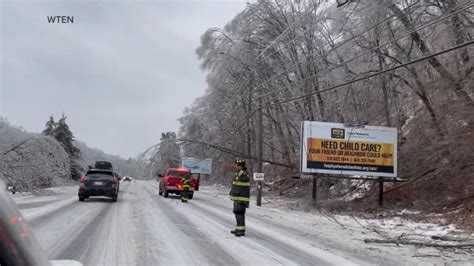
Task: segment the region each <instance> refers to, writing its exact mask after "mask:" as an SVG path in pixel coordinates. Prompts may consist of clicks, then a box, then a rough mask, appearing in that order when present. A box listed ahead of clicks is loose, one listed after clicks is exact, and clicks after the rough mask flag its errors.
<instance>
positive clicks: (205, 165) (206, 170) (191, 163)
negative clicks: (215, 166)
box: [181, 157, 212, 175]
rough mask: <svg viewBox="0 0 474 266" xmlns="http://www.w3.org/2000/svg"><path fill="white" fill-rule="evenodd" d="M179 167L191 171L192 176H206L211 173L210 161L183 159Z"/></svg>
mask: <svg viewBox="0 0 474 266" xmlns="http://www.w3.org/2000/svg"><path fill="white" fill-rule="evenodd" d="M181 166H182V167H185V168H188V169H190V170H191V173H194V174H207V175H210V174H211V173H212V159H204V160H200V159H195V158H190V157H184V158H182V160H181Z"/></svg>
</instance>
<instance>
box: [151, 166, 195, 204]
mask: <svg viewBox="0 0 474 266" xmlns="http://www.w3.org/2000/svg"><path fill="white" fill-rule="evenodd" d="M187 174H191V171H190V170H189V169H187V168H168V170H166V173H165V174H164V175H159V176H158V182H159V191H158V194H160V195H163V196H164V197H165V198H167V197H168V196H169V194H170V193H172V194H176V195H180V194H181V191H182V190H183V184H182V183H181V178H182V177H184V176H185V175H187ZM191 177H192V176H191ZM197 188H199V180H198V179H196V178H194V177H192V178H191V188H189V195H188V199H192V198H193V196H194V191H196V190H197Z"/></svg>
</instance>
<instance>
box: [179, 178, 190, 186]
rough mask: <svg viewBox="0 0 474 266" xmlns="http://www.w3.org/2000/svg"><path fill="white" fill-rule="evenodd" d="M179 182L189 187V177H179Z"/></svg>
mask: <svg viewBox="0 0 474 266" xmlns="http://www.w3.org/2000/svg"><path fill="white" fill-rule="evenodd" d="M181 184H183V188H190V187H191V179H189V178H186V177H183V178H181Z"/></svg>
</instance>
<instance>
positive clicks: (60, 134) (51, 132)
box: [43, 114, 82, 179]
mask: <svg viewBox="0 0 474 266" xmlns="http://www.w3.org/2000/svg"><path fill="white" fill-rule="evenodd" d="M66 119H67V117H66V116H65V115H64V114H63V115H62V117H61V118H60V119H59V121H58V122H57V123H56V122H54V119H53V116H51V117H50V119H49V121H48V122H47V123H46V129H45V130H44V131H43V134H45V135H48V136H52V137H54V138H55V139H56V140H57V141H58V142H59V143H60V144H61V145H62V146H63V148H64V150H65V151H66V152H67V154H68V155H69V161H70V165H71V177H72V179H79V178H80V176H81V172H82V167H81V166H80V162H79V160H80V159H81V157H82V156H81V151H80V150H79V149H78V148H77V147H76V146H74V143H73V141H74V134H73V133H72V131H71V129H70V128H69V125H68V124H67V123H66Z"/></svg>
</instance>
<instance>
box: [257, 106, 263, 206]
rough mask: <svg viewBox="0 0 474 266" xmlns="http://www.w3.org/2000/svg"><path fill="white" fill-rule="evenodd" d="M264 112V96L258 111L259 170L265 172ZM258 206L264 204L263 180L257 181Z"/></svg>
mask: <svg viewBox="0 0 474 266" xmlns="http://www.w3.org/2000/svg"><path fill="white" fill-rule="evenodd" d="M262 157H263V114H262V97H260V99H259V101H258V113H257V172H258V173H263V158H262ZM257 206H262V181H261V180H259V181H258V183H257Z"/></svg>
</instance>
